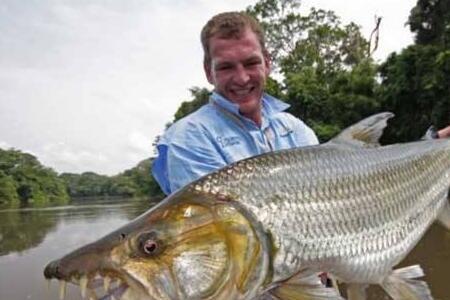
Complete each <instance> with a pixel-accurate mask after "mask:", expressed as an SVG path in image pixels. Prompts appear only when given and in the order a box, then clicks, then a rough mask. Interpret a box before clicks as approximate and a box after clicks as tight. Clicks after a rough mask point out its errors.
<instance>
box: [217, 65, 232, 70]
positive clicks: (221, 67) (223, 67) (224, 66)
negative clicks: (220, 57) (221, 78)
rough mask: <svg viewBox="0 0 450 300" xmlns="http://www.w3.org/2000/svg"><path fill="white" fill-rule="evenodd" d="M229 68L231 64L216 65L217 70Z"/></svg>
mask: <svg viewBox="0 0 450 300" xmlns="http://www.w3.org/2000/svg"><path fill="white" fill-rule="evenodd" d="M229 69H231V66H229V65H223V66H217V67H216V70H217V71H223V70H229Z"/></svg>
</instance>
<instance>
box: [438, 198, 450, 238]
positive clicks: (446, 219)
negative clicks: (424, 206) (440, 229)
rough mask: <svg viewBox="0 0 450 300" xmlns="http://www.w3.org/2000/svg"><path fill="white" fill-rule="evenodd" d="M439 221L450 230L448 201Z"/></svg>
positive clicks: (449, 205)
mask: <svg viewBox="0 0 450 300" xmlns="http://www.w3.org/2000/svg"><path fill="white" fill-rule="evenodd" d="M449 196H450V195H449ZM437 219H438V221H439V223H440V224H441V225H443V226H444V227H445V228H447V229H448V230H450V203H449V202H448V201H447V203H445V205H444V207H443V208H442V210H441V212H440V213H439V216H438V218H437Z"/></svg>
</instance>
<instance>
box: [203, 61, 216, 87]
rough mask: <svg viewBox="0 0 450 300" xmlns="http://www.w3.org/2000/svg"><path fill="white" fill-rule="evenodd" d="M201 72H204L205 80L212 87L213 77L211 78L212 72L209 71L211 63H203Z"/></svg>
mask: <svg viewBox="0 0 450 300" xmlns="http://www.w3.org/2000/svg"><path fill="white" fill-rule="evenodd" d="M203 70H205V75H206V79H208V82H209V83H210V84H212V85H214V83H213V80H212V78H213V76H212V70H211V62H206V61H205V62H203Z"/></svg>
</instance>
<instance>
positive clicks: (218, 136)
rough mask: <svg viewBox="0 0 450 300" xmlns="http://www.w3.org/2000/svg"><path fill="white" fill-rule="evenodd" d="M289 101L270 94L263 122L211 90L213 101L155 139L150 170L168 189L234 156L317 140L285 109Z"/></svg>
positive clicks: (208, 170)
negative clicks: (285, 101) (156, 154)
mask: <svg viewBox="0 0 450 300" xmlns="http://www.w3.org/2000/svg"><path fill="white" fill-rule="evenodd" d="M288 107H289V105H288V104H286V103H284V102H282V101H280V100H277V99H275V98H274V97H271V96H269V95H267V94H265V95H264V96H263V98H262V124H261V127H259V126H258V125H257V124H256V123H255V122H254V121H252V120H250V119H248V118H246V117H244V116H242V115H241V114H240V113H239V106H238V105H237V104H234V103H232V102H230V101H228V100H227V99H225V98H224V97H222V96H221V95H219V94H217V93H213V94H212V95H211V97H210V100H209V103H208V104H206V105H204V106H202V107H201V108H199V109H198V110H197V111H195V112H193V113H191V114H189V115H188V116H186V117H184V118H183V119H181V120H179V121H178V122H176V123H174V124H173V125H172V126H171V127H170V128H169V129H168V130H167V131H166V132H165V134H164V135H163V136H162V137H161V139H160V140H159V142H158V144H157V149H158V156H157V157H156V158H155V160H154V161H153V165H152V173H153V176H154V177H155V179H156V181H157V182H158V183H159V185H160V186H161V189H162V190H163V192H164V193H165V194H170V193H172V192H174V191H176V190H178V189H179V188H181V187H183V186H184V185H186V184H188V183H190V182H192V181H194V180H195V179H197V178H200V177H201V176H203V175H206V174H208V173H210V172H212V171H215V170H217V169H219V168H222V167H224V166H226V165H228V164H230V163H233V162H235V161H238V160H241V159H244V158H248V157H250V156H254V155H257V154H261V153H265V152H269V151H273V150H281V149H288V148H294V147H300V146H307V145H315V144H318V142H319V141H318V139H317V137H316V135H315V134H314V132H313V131H312V130H311V129H310V128H309V127H308V126H306V125H305V124H304V123H303V122H302V121H301V120H299V119H297V118H296V117H294V116H293V115H291V114H289V113H286V112H284V110H286V109H287V108H288Z"/></svg>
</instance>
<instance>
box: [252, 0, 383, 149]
mask: <svg viewBox="0 0 450 300" xmlns="http://www.w3.org/2000/svg"><path fill="white" fill-rule="evenodd" d="M299 7H300V1H298V0H279V1H276V0H261V1H258V2H257V3H256V4H255V5H254V6H251V7H249V8H247V12H248V13H250V14H251V15H253V16H254V17H256V18H257V19H258V20H259V21H260V23H261V24H262V25H263V28H264V30H265V34H266V37H267V43H268V45H267V47H268V49H269V51H270V53H271V55H272V57H273V61H274V64H275V66H276V70H277V71H278V72H279V73H280V75H281V77H282V80H283V82H282V83H281V84H278V87H279V88H278V91H281V93H280V92H279V94H280V96H279V97H280V98H282V99H284V100H285V101H287V102H288V103H289V104H291V109H290V112H291V113H292V114H294V115H295V116H297V117H300V118H302V119H303V120H305V121H306V122H307V123H308V124H310V125H311V126H312V128H313V130H314V131H315V132H316V133H317V135H318V136H319V139H320V140H322V141H326V140H328V139H329V138H331V137H332V136H334V135H336V134H337V133H338V132H339V131H341V130H342V129H343V128H344V127H346V126H348V125H350V124H352V123H353V122H356V121H358V120H360V119H361V118H363V117H365V116H368V115H370V114H372V113H374V112H376V111H377V110H378V107H379V103H378V101H377V98H376V97H375V94H374V89H375V88H376V86H377V82H376V72H377V68H376V65H375V64H374V62H373V60H372V59H371V58H370V57H367V53H368V42H367V41H366V40H365V39H364V38H363V36H362V34H361V32H360V28H359V26H357V25H356V24H354V23H350V24H347V25H343V24H342V23H341V21H340V19H339V17H337V16H336V15H335V14H334V12H332V11H325V10H321V9H315V8H312V9H311V10H310V12H309V14H308V15H304V16H303V15H301V14H300V13H299Z"/></svg>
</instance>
